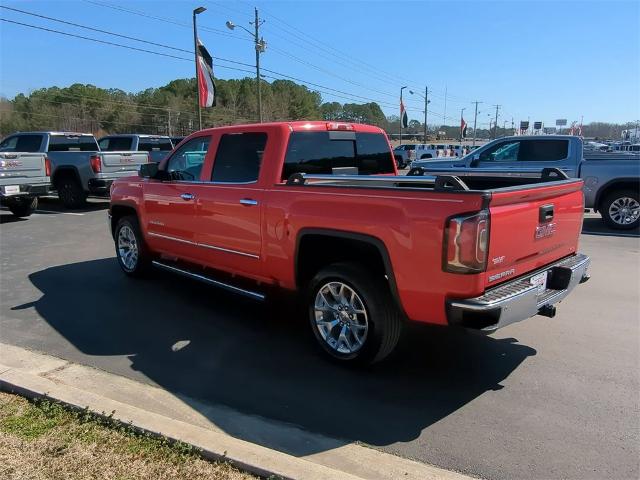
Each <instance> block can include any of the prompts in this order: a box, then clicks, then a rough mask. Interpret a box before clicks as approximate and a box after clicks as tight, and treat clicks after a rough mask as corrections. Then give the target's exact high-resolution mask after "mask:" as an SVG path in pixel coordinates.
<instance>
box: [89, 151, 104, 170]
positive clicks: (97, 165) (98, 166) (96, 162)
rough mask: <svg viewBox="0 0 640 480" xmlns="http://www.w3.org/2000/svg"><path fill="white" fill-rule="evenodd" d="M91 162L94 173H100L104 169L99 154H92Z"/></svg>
mask: <svg viewBox="0 0 640 480" xmlns="http://www.w3.org/2000/svg"><path fill="white" fill-rule="evenodd" d="M89 164H90V165H91V170H93V172H94V173H100V172H101V171H102V162H101V161H100V156H99V155H91V157H89Z"/></svg>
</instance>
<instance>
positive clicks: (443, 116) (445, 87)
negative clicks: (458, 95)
mask: <svg viewBox="0 0 640 480" xmlns="http://www.w3.org/2000/svg"><path fill="white" fill-rule="evenodd" d="M442 118H443V119H444V121H445V125H446V122H447V86H446V85H445V86H444V113H443V114H442Z"/></svg>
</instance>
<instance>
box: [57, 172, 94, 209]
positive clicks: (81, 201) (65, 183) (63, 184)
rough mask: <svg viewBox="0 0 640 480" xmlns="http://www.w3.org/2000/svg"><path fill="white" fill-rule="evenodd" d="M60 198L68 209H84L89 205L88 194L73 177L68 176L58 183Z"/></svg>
mask: <svg viewBox="0 0 640 480" xmlns="http://www.w3.org/2000/svg"><path fill="white" fill-rule="evenodd" d="M56 190H58V197H59V198H60V200H61V201H62V204H63V205H64V206H65V207H66V208H70V209H77V208H82V207H84V206H85V204H86V203H87V194H86V192H85V191H84V189H83V188H82V185H80V182H79V181H78V180H77V179H76V178H75V177H73V176H71V175H66V176H64V177H62V178H61V179H60V180H58V181H57V182H56Z"/></svg>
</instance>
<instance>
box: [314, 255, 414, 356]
mask: <svg viewBox="0 0 640 480" xmlns="http://www.w3.org/2000/svg"><path fill="white" fill-rule="evenodd" d="M306 303H307V309H308V315H309V322H310V326H311V330H312V331H313V334H314V337H315V339H316V341H317V343H318V345H319V346H320V348H321V349H322V351H323V352H324V353H325V354H327V355H328V356H329V357H330V358H332V359H333V360H336V361H338V362H339V363H342V364H359V365H370V364H373V363H376V362H379V361H381V360H383V359H384V358H385V357H387V356H388V355H389V354H390V353H391V352H392V351H393V349H394V348H395V346H396V344H397V343H398V339H399V338H400V333H401V330H402V318H401V316H400V312H399V311H398V309H397V307H396V305H395V302H394V300H393V298H392V297H391V292H390V289H389V284H388V283H387V281H386V280H385V279H384V277H382V276H375V275H373V274H372V272H370V271H368V270H367V269H365V268H364V267H362V266H361V265H359V264H354V263H346V262H345V263H334V264H331V265H329V266H327V267H325V268H323V269H321V270H320V271H319V272H318V273H317V274H316V275H315V276H314V277H313V279H312V280H311V282H310V283H309V287H308V290H307V297H306Z"/></svg>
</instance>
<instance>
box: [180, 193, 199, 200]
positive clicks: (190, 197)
mask: <svg viewBox="0 0 640 480" xmlns="http://www.w3.org/2000/svg"><path fill="white" fill-rule="evenodd" d="M180 198H182V199H183V200H187V201H188V200H193V199H194V198H196V196H195V195H194V194H193V193H183V194H182V195H180Z"/></svg>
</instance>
